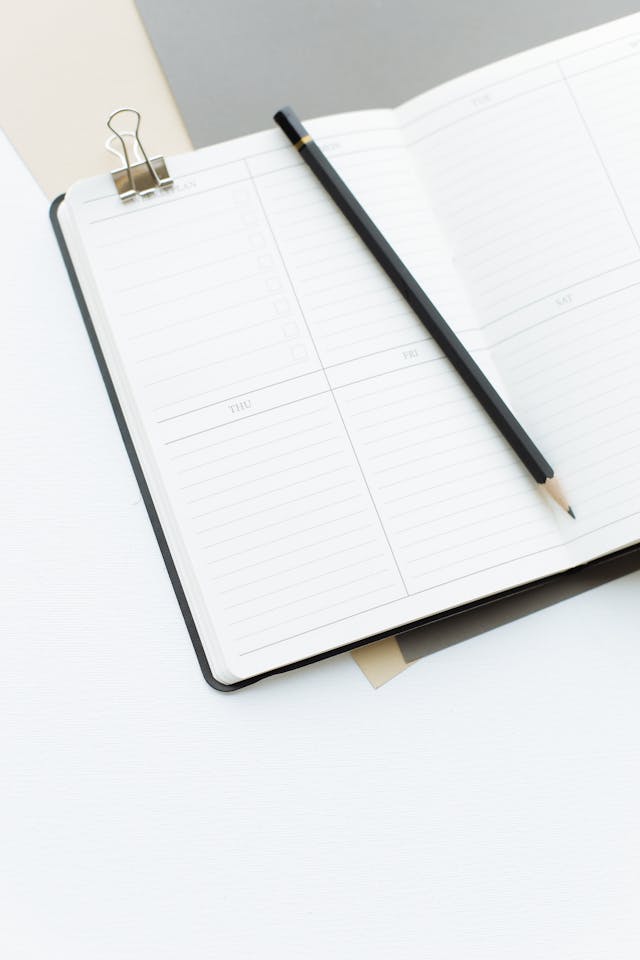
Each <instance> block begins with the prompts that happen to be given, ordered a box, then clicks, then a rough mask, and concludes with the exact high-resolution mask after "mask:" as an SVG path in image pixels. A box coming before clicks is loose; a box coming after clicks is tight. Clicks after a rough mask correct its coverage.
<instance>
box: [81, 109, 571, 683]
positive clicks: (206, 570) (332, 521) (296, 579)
mask: <svg viewBox="0 0 640 960" xmlns="http://www.w3.org/2000/svg"><path fill="white" fill-rule="evenodd" d="M310 128H311V130H312V132H313V133H314V134H315V135H316V136H318V137H319V138H320V142H321V143H322V145H323V147H324V148H325V149H326V150H327V151H328V152H331V153H332V156H333V159H334V162H335V163H336V166H338V167H339V169H340V170H341V172H342V174H343V175H344V176H345V178H346V179H347V180H348V182H349V183H350V184H351V186H352V188H353V189H354V191H355V192H356V193H357V195H358V196H359V197H360V199H361V200H362V201H363V202H364V203H365V205H366V206H367V208H368V209H369V210H370V211H371V213H372V215H373V216H374V218H375V219H376V220H377V222H378V223H379V225H380V226H381V227H382V229H383V230H384V231H385V233H386V234H387V235H388V236H389V237H390V238H391V240H392V242H393V243H394V245H395V246H396V248H397V249H398V251H399V252H400V254H401V256H403V257H404V258H405V259H406V261H407V262H408V263H409V264H410V265H411V268H412V269H413V270H414V272H415V273H416V274H417V275H418V276H420V275H421V272H422V275H423V276H425V277H426V276H430V277H431V278H432V280H433V281H434V283H435V284H436V285H435V286H434V285H433V284H432V286H431V292H432V295H433V296H434V299H436V301H437V302H438V303H439V304H440V306H441V308H442V309H443V310H446V311H447V313H448V314H449V315H450V316H454V317H455V323H456V325H457V329H458V331H459V332H460V334H461V336H463V337H465V339H466V340H467V343H468V344H469V347H470V349H472V350H474V351H476V352H477V356H478V360H479V362H481V363H483V364H485V365H488V366H489V367H490V366H491V359H490V357H489V356H488V354H487V352H486V351H482V349H479V346H480V343H479V339H478V331H477V329H476V327H475V326H474V323H475V321H474V315H473V312H472V310H471V308H470V306H469V303H468V301H467V300H466V298H465V296H464V294H463V293H462V292H461V290H460V286H459V284H457V281H456V277H455V271H453V269H452V266H451V262H450V257H449V254H448V251H447V249H446V247H445V246H444V245H443V243H442V240H441V237H440V234H439V231H438V229H437V224H436V222H435V219H434V217H433V215H432V213H431V212H430V211H429V210H428V209H427V208H426V205H425V202H424V197H423V195H422V191H421V188H420V185H419V183H418V181H417V179H416V177H415V173H414V171H413V168H412V165H411V162H410V160H409V158H408V156H407V153H406V150H405V149H404V146H403V143H402V138H401V136H400V135H399V134H398V131H397V130H396V129H395V126H394V122H393V115H392V114H389V113H387V112H384V111H383V112H374V113H369V112H368V113H366V114H359V115H347V116H343V117H338V118H336V117H333V118H325V120H323V121H318V122H316V123H315V124H310ZM171 169H172V173H173V175H174V176H175V179H176V186H175V188H174V189H173V190H172V191H171V192H169V193H166V194H163V195H159V196H156V197H153V198H151V199H148V200H137V201H134V202H133V204H132V205H130V206H123V205H122V203H121V202H120V200H119V199H118V198H117V197H114V195H113V189H112V187H111V185H110V183H109V181H108V179H106V178H100V179H98V180H96V181H89V182H87V183H85V184H80V185H78V186H76V187H75V188H74V189H73V191H72V192H71V196H70V200H69V211H68V216H70V217H72V218H73V221H74V222H73V225H72V226H73V229H71V227H70V228H69V231H68V233H69V235H71V234H72V233H73V232H75V233H76V234H77V235H78V236H79V237H81V239H82V243H81V244H78V245H76V251H75V252H76V256H77V259H78V261H82V254H83V252H84V258H85V263H84V266H83V267H82V264H81V272H83V274H84V279H85V285H86V286H87V287H88V288H89V287H91V286H93V287H94V288H95V296H94V302H93V303H92V314H94V315H96V316H97V322H98V326H99V328H100V329H99V333H100V338H101V342H102V343H103V345H104V348H105V350H106V352H107V354H108V358H109V365H110V368H111V369H112V370H113V371H114V375H116V376H117V388H118V394H119V396H121V397H123V398H124V401H125V405H126V408H127V413H128V416H129V419H130V420H131V421H132V426H133V432H134V440H135V443H136V447H137V449H138V450H139V451H140V453H141V457H142V459H143V465H144V467H145V473H146V475H147V476H148V477H149V480H150V486H151V489H152V494H153V496H154V501H155V502H156V504H157V505H158V509H159V512H160V516H161V520H162V522H163V527H164V528H165V529H166V530H167V533H168V539H169V543H170V546H171V549H172V554H173V556H174V558H175V559H176V561H177V565H178V569H179V570H180V572H181V574H183V576H182V580H183V584H184V586H185V590H186V592H187V596H188V599H189V602H190V606H191V608H192V610H193V611H194V614H195V616H196V621H197V623H198V626H199V628H200V632H201V634H202V636H203V640H204V641H205V645H206V644H208V647H207V650H208V654H209V655H210V657H211V659H212V662H214V663H217V664H219V663H220V660H221V657H222V655H223V656H224V660H225V661H226V663H227V664H228V666H229V670H228V673H229V677H228V679H233V678H234V677H243V676H250V675H252V674H255V673H257V672H260V671H261V670H266V669H269V668H271V667H273V666H276V665H280V664H284V663H287V662H290V661H293V660H297V659H300V658H302V657H304V656H309V655H312V654H313V653H316V652H318V651H321V650H326V649H332V648H334V647H336V646H338V645H340V644H341V643H347V642H351V641H353V640H354V639H358V638H360V637H363V638H364V637H367V636H370V635H371V634H374V633H377V632H382V631H383V630H386V629H391V628H393V627H396V626H397V625H399V624H402V623H405V622H408V621H411V620H414V619H417V618H419V617H421V616H425V615H427V614H429V613H432V612H435V611H437V610H439V609H444V608H448V607H450V606H452V605H455V604H459V603H462V602H465V601H466V600H470V599H473V598H474V597H477V596H482V595H485V594H489V593H493V592H495V591H496V590H499V589H503V588H505V587H507V586H510V585H512V584H514V583H518V582H521V581H524V580H529V579H532V578H534V577H536V576H541V575H543V574H544V573H546V572H548V570H549V564H550V563H551V564H555V565H556V568H558V567H560V566H563V565H564V566H566V565H567V558H566V555H565V553H564V550H563V548H562V547H561V546H560V545H559V541H558V535H557V528H556V526H555V521H554V519H553V514H552V512H551V511H549V509H548V506H547V505H546V503H545V502H544V500H543V499H542V498H541V497H539V496H538V492H537V490H536V488H535V485H534V484H532V483H531V481H530V480H529V478H528V477H527V476H526V475H525V474H524V473H523V471H521V470H519V469H514V467H513V457H512V454H511V452H510V451H509V450H508V449H507V448H506V446H505V444H504V442H503V441H502V438H501V437H499V436H498V435H497V434H496V432H495V431H494V430H493V428H492V427H491V426H490V425H489V424H488V422H487V420H486V417H485V416H484V414H482V412H481V411H479V409H478V408H477V404H476V403H475V401H474V400H473V398H471V396H470V395H469V394H468V392H467V390H466V388H464V387H463V386H462V385H461V384H460V383H459V382H458V380H457V377H456V375H455V374H454V373H453V371H452V370H450V369H449V366H448V364H447V363H446V362H445V361H444V359H443V358H442V356H441V355H440V354H439V352H438V351H437V350H436V348H435V347H434V345H433V343H432V341H431V340H430V339H429V338H428V337H427V336H426V334H425V331H424V329H423V328H422V326H421V325H420V324H419V323H418V321H417V320H416V318H415V317H414V316H413V314H412V313H411V312H410V311H409V309H408V308H406V307H405V306H404V304H403V303H402V302H399V301H398V297H397V294H396V291H395V288H394V287H393V286H392V285H391V284H390V282H389V281H388V280H387V278H386V276H385V275H384V274H383V273H382V271H381V270H380V269H379V268H378V266H377V264H376V263H375V262H374V261H372V259H371V257H370V256H369V255H368V254H367V253H366V251H365V250H364V248H363V246H362V244H361V242H360V240H359V239H358V238H357V236H356V235H355V234H354V233H353V232H352V230H351V228H350V227H349V226H348V224H346V223H345V222H344V220H343V218H342V216H341V215H340V214H339V213H338V212H337V211H336V209H335V208H334V207H333V204H332V203H331V202H330V201H329V200H328V198H327V197H326V196H325V194H324V192H323V191H322V190H321V188H320V187H319V185H318V184H317V182H316V181H315V179H314V178H313V177H312V176H311V174H310V172H309V171H308V170H307V169H306V167H305V166H304V164H303V163H302V161H301V160H300V158H299V157H298V155H297V154H296V153H295V152H294V151H292V150H291V148H290V146H289V145H288V144H287V143H286V142H285V141H284V137H283V136H282V135H281V134H280V132H279V131H273V132H269V133H266V134H260V135H256V136H254V137H248V138H244V139H243V140H240V141H234V142H232V143H230V144H224V145H220V146H218V147H215V148H209V149H208V150H204V151H198V152H196V153H194V154H190V155H189V156H188V157H183V158H176V159H175V160H174V161H172V164H171ZM89 275H91V283H89V281H88V279H87V278H88V276H89ZM101 305H102V306H101ZM101 315H102V321H100V316H101ZM105 318H108V322H107V320H105ZM365 319H366V320H367V324H365ZM490 373H491V375H492V376H495V377H496V378H499V375H498V372H497V370H496V369H495V368H492V369H491V370H490ZM462 464H463V465H464V470H463V471H461V469H460V467H461V465H462ZM489 467H490V468H491V469H492V470H497V472H498V475H499V476H500V478H501V482H500V485H499V486H498V487H496V485H495V484H494V483H492V482H490V481H488V479H487V472H488V468H489ZM480 476H482V478H483V480H482V483H480V482H479V479H478V478H479V477H480ZM425 495H426V496H425ZM516 515H517V522H516V519H515V518H516ZM523 544H526V545H528V546H533V547H536V548H540V549H541V550H542V551H543V552H542V553H536V552H535V551H528V550H527V549H526V548H524V547H523ZM219 672H220V674H221V675H223V678H227V677H226V675H225V674H223V671H222V670H219Z"/></svg>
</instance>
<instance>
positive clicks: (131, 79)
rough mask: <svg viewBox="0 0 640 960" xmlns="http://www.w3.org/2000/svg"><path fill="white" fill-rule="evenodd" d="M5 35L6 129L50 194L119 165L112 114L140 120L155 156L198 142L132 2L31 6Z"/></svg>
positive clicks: (0, 40)
mask: <svg viewBox="0 0 640 960" xmlns="http://www.w3.org/2000/svg"><path fill="white" fill-rule="evenodd" d="M10 20H11V27H10V29H9V26H8V24H7V25H6V26H7V29H5V30H3V31H0V123H1V124H2V126H3V127H4V129H5V131H6V133H7V134H8V136H9V138H10V139H11V141H12V142H13V144H14V146H15V147H16V149H17V150H18V152H19V153H20V154H21V156H22V158H23V160H24V161H25V162H26V163H27V165H28V166H29V167H30V169H31V172H32V173H33V174H34V176H35V178H36V179H37V180H38V182H39V183H40V185H41V186H42V188H43V189H44V191H45V193H46V194H47V195H48V196H49V197H54V196H56V195H57V194H59V193H63V192H64V191H65V190H66V189H67V187H68V186H69V185H70V184H71V183H73V182H74V181H75V180H79V179H81V178H82V177H88V176H91V175H93V174H95V173H102V172H104V171H106V170H110V169H111V168H112V167H114V166H116V165H117V161H116V160H115V158H114V157H112V156H111V154H109V153H107V151H106V150H105V149H104V142H105V140H106V138H107V133H108V131H107V128H106V119H107V117H108V115H109V113H110V112H111V111H112V110H115V109H117V108H118V107H122V106H134V107H136V108H137V109H139V110H140V111H141V113H142V117H143V123H142V127H141V130H140V133H141V138H142V141H143V143H144V145H145V148H146V149H147V151H148V152H149V153H150V154H157V153H167V154H171V153H181V152H183V151H185V150H189V149H191V142H190V140H189V135H188V134H187V131H186V128H185V126H184V123H183V122H182V118H181V116H180V113H179V112H178V108H177V107H176V104H175V101H174V99H173V96H172V94H171V92H170V90H169V87H168V85H167V82H166V80H165V77H164V74H163V73H162V70H161V68H160V65H159V63H158V61H157V59H156V56H155V53H154V51H153V48H152V46H151V43H150V41H149V39H148V37H147V35H146V33H145V30H144V27H143V26H142V22H141V21H140V18H139V16H138V13H137V10H136V8H135V5H134V3H133V0H109V3H106V2H105V0H96V2H93V3H86V2H83V0H65V2H64V4H60V3H47V2H46V0H26V2H25V3H20V4H13V5H12V7H11V16H10Z"/></svg>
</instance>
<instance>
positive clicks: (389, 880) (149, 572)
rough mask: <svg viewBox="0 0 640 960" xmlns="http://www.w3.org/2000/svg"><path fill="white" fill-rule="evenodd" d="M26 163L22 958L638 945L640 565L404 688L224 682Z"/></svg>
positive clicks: (15, 273)
mask: <svg viewBox="0 0 640 960" xmlns="http://www.w3.org/2000/svg"><path fill="white" fill-rule="evenodd" d="M3 149H4V150H5V151H6V150H7V149H8V148H6V146H5V147H4V148H3ZM10 182H11V184H12V189H11V190H10V191H8V190H4V191H3V193H2V199H1V202H2V207H3V209H2V211H1V213H2V216H1V217H0V223H2V224H4V225H5V227H6V226H7V225H8V224H10V223H11V217H12V215H13V213H16V214H17V216H19V217H20V218H22V219H23V220H26V221H27V222H28V223H29V225H30V227H29V230H28V231H25V233H24V237H23V238H22V239H20V238H19V237H18V235H17V234H16V233H15V232H13V233H12V234H11V235H10V236H9V237H8V238H5V246H4V248H3V250H2V254H3V258H2V262H3V264H4V265H5V267H6V268H7V270H6V274H7V275H6V276H5V278H4V280H3V285H4V287H3V293H2V296H3V302H4V301H5V299H6V291H7V289H8V290H9V291H10V295H11V296H12V297H13V305H12V306H11V307H10V308H9V309H8V310H6V311H5V316H4V317H3V326H4V333H5V342H4V345H3V351H2V354H1V355H0V357H1V359H0V363H1V367H2V369H1V371H0V393H1V394H2V396H1V400H2V410H3V411H4V415H3V420H2V432H3V440H2V446H1V448H0V449H1V451H2V452H1V456H2V476H1V483H2V497H1V500H0V503H1V522H0V533H1V535H2V544H3V549H2V554H1V565H2V569H1V570H0V597H1V602H0V636H1V637H2V664H1V668H0V719H1V727H0V729H1V730H2V747H1V748H0V762H1V765H2V771H3V791H2V795H1V799H0V814H1V816H0V822H1V824H2V834H3V837H2V870H1V871H0V884H1V890H0V954H1V955H2V956H3V957H6V958H7V960H14V958H15V960H42V958H47V960H58V958H59V960H87V958H91V960H115V958H117V960H165V958H166V960H176V958H185V960H200V958H202V960H204V958H207V960H209V958H211V957H228V956H229V957H234V958H247V960H257V958H260V960H263V958H274V960H275V958H278V960H280V958H289V957H296V958H298V957H300V958H305V960H306V958H318V960H325V958H327V957H329V956H330V957H333V958H345V960H347V958H348V960H352V958H354V957H359V956H362V957H367V958H378V957H379V958H385V960H386V958H388V957H398V958H402V960H409V958H414V957H415V958H425V957H428V958H434V960H436V958H437V960H449V958H455V960H458V958H460V960H467V958H471V957H472V958H474V960H477V958H491V960H496V958H497V960H501V958H505V960H506V958H509V960H512V958H514V957H517V958H518V960H528V958H531V960H534V958H536V960H538V958H544V960H553V958H558V960H568V958H573V957H576V958H580V960H595V958H602V960H611V958H613V957H615V958H616V960H627V958H628V960H632V958H633V960H635V958H637V956H638V950H639V948H640V928H639V925H638V921H637V915H636V914H637V900H638V893H639V888H640V883H639V880H638V869H637V867H638V855H639V853H640V833H639V832H638V827H637V810H638V806H639V801H640V771H639V768H638V764H637V751H638V747H637V741H638V724H639V720H640V702H639V699H638V695H637V678H638V671H639V668H640V645H638V642H637V623H638V613H639V610H640V607H639V601H638V590H637V588H638V586H640V575H637V574H635V575H633V576H632V577H630V578H627V580H626V581H618V582H615V583H612V584H610V585H608V586H606V587H604V588H602V589H600V590H599V591H597V592H594V593H592V594H588V595H584V596H581V597H578V598H576V599H575V600H573V601H570V602H569V603H566V604H564V605H562V606H561V607H559V608H554V609H549V610H546V611H544V612H542V613H540V614H538V615H536V616H535V617H531V618H529V619H527V620H524V621H521V622H519V623H517V624H514V625H512V626H511V627H510V628H509V629H502V630H498V631H494V632H493V633H492V634H489V635H486V636H484V637H482V638H480V639H479V640H477V641H471V642H469V643H466V644H463V645H461V646H459V647H454V648H451V649H449V650H447V651H445V652H443V653H441V654H438V655H436V656H434V657H432V658H430V659H429V660H427V661H423V662H421V663H419V664H417V665H416V666H414V667H412V669H411V670H408V671H406V672H405V673H404V674H403V675H402V676H400V677H398V678H397V679H396V680H394V681H393V682H392V683H391V684H389V685H388V686H386V687H384V688H382V689H381V690H379V691H377V692H374V691H373V690H371V688H370V687H369V686H368V684H367V683H366V681H365V680H364V678H363V677H362V676H361V675H360V673H359V671H358V668H357V667H356V665H355V664H354V663H353V661H352V660H351V658H349V657H341V658H339V659H335V660H332V661H328V662H325V663H324V664H320V665H316V666H315V667H313V668H309V669H305V670H301V671H298V672H296V673H295V674H291V675H288V676H284V677H280V678H274V679H272V680H270V681H267V682H264V683H262V684H259V685H257V686H255V687H252V688H249V689H247V690H245V691H241V692H240V693H238V694H233V695H223V694H219V693H216V692H214V691H212V690H211V689H209V688H208V687H207V686H206V685H205V683H204V681H203V680H202V678H201V676H200V672H199V669H198V667H197V664H196V660H195V656H194V654H193V652H192V649H191V645H190V643H189V640H188V638H187V634H186V630H185V628H184V625H183V623H182V621H181V617H180V614H179V611H178V608H177V605H176V602H175V600H174V598H173V595H172V591H171V588H170V585H169V582H168V578H167V576H166V573H165V571H164V569H163V564H162V561H161V558H160V556H159V552H158V551H157V548H156V546H155V542H154V539H153V535H152V532H151V529H150V526H149V523H148V521H147V519H146V515H145V512H144V509H143V507H142V504H141V502H140V499H139V494H138V492H137V489H136V486H135V483H134V480H133V477H132V474H131V471H130V469H129V466H128V462H127V460H126V456H125V453H124V450H123V449H122V445H121V442H120V438H119V435H118V433H117V429H116V426H115V422H114V421H113V417H112V414H111V410H110V408H109V405H108V402H107V399H106V395H105V393H104V390H103V387H102V384H101V381H100V379H99V375H98V372H97V369H96V366H95V362H94V360H93V357H92V355H91V352H90V348H89V344H88V341H87V338H86V335H85V334H84V331H83V329H82V326H81V323H80V320H79V316H78V313H77V310H76V308H75V305H74V304H73V302H72V298H71V294H70V291H69V290H68V289H67V284H66V277H65V275H64V273H63V271H62V270H61V269H60V266H59V264H58V262H57V260H56V259H55V257H52V251H53V250H54V247H53V243H54V242H53V238H52V236H51V235H50V234H49V232H48V230H47V225H46V220H45V218H46V203H45V201H44V198H43V197H42V196H41V195H39V194H38V191H37V189H36V188H35V187H34V186H33V184H32V183H30V182H29V180H28V178H27V176H26V174H25V172H24V171H23V170H21V169H20V168H19V166H18V165H16V164H13V166H12V172H11V175H10ZM16 208H17V209H16ZM12 211H13V212H12ZM30 258H31V259H30ZM24 263H27V264H29V263H33V264H36V265H37V267H35V266H30V267H29V268H28V269H27V270H26V271H23V270H21V269H20V264H24ZM41 265H43V266H41ZM634 588H635V589H634Z"/></svg>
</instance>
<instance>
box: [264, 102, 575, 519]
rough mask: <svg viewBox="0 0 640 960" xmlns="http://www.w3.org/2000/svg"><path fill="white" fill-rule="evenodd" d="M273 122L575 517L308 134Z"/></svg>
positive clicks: (544, 465)
mask: <svg viewBox="0 0 640 960" xmlns="http://www.w3.org/2000/svg"><path fill="white" fill-rule="evenodd" d="M273 119H274V120H275V122H276V123H277V124H278V126H279V127H281V129H282V130H283V131H284V133H285V134H286V135H287V137H288V138H289V140H290V141H291V143H292V144H293V146H294V147H295V148H296V150H297V151H298V152H299V154H300V156H301V157H302V158H303V160H304V161H305V163H306V164H307V166H308V167H310V169H311V170H312V171H313V173H314V174H315V176H316V177H317V178H318V180H319V181H320V183H321V184H322V186H323V187H324V188H325V190H326V191H327V193H328V194H329V196H330V197H331V199H332V200H333V201H334V202H335V203H336V205H337V206H338V207H339V208H340V210H341V211H342V213H343V214H344V215H345V217H346V218H347V220H348V221H349V223H350V224H351V226H352V227H353V228H354V230H355V231H356V232H357V233H358V235H359V236H360V238H361V239H362V240H363V241H364V243H365V244H366V246H367V247H368V248H369V250H370V252H371V253H372V254H373V256H374V257H375V258H376V260H377V261H378V263H379V264H380V266H381V267H382V269H383V270H384V271H385V273H386V274H387V276H388V277H389V279H390V280H391V281H392V282H393V283H394V284H395V286H396V288H397V289H398V291H399V293H401V294H402V296H403V297H404V299H405V300H406V301H407V303H408V304H409V306H410V307H411V309H412V310H413V311H414V313H415V314H416V316H417V317H418V319H419V320H421V321H422V323H423V324H424V326H425V327H426V328H427V330H428V331H429V333H430V334H431V336H432V337H433V339H434V340H435V342H436V343H437V344H438V346H439V347H440V349H441V350H442V352H443V353H444V355H445V356H446V357H447V359H448V360H449V361H450V362H451V363H452V364H453V366H454V367H455V369H456V370H457V371H458V373H459V374H460V376H461V377H462V379H463V380H464V382H465V383H466V385H467V386H468V387H469V389H470V390H471V392H472V393H473V394H474V396H475V397H476V399H477V400H478V401H479V402H480V403H481V404H482V406H483V407H484V409H485V411H486V413H487V414H488V415H489V416H490V417H491V419H492V420H493V422H494V424H495V425H496V427H497V428H498V430H499V431H500V432H501V433H502V435H503V437H504V438H505V439H506V440H507V442H508V443H509V444H510V445H511V447H512V449H513V451H514V453H516V454H517V456H518V457H519V458H520V460H521V461H522V463H523V464H524V466H525V467H526V468H527V470H528V471H529V473H530V474H531V476H532V477H533V479H534V480H535V481H536V482H537V483H539V484H541V485H542V486H543V487H544V489H545V490H546V491H547V493H549V494H550V496H551V497H552V498H553V499H554V500H555V501H556V503H558V504H559V505H560V506H561V507H562V509H563V510H565V511H566V512H567V513H568V514H570V515H571V516H572V517H574V516H575V514H574V512H573V510H572V509H571V507H570V506H569V502H568V500H567V498H566V497H565V495H564V493H563V492H562V488H561V486H560V484H559V482H558V480H557V478H556V477H555V476H554V472H553V468H552V467H551V465H550V464H549V463H548V462H547V461H546V460H545V458H544V457H543V456H542V454H541V453H540V451H539V450H538V448H537V447H536V445H535V444H534V442H533V440H532V439H531V437H530V436H529V435H528V434H527V433H526V431H525V430H524V429H523V427H522V426H521V424H520V423H519V422H518V421H517V420H516V418H515V417H514V415H513V414H512V412H511V410H509V408H508V406H507V405H506V403H505V402H504V400H503V399H502V397H500V395H499V394H498V393H497V391H496V390H495V389H494V387H493V386H492V385H491V383H490V382H489V380H488V379H487V378H486V377H485V375H484V373H483V372H482V370H481V369H480V367H479V366H478V364H477V363H476V362H475V360H474V359H473V357H472V356H471V355H470V353H469V352H468V350H466V349H465V347H464V346H463V345H462V343H461V342H460V340H459V339H458V337H457V336H456V335H455V333H454V332H453V330H452V329H451V327H450V326H449V324H448V323H447V322H446V321H445V319H444V317H443V316H442V315H441V314H440V312H439V311H438V310H437V308H436V307H435V306H434V304H433V303H432V302H431V300H429V298H428V296H427V295H426V293H425V292H424V290H423V289H422V287H421V286H420V284H419V283H418V281H417V280H416V279H415V277H414V276H413V275H412V274H411V273H410V272H409V270H408V269H407V268H406V266H405V265H404V263H403V262H402V260H401V259H400V257H399V256H398V255H397V253H396V252H395V251H394V249H393V247H391V245H390V244H389V243H388V242H387V241H386V240H385V238H384V237H383V235H382V234H381V233H380V231H379V230H378V228H377V227H376V225H375V223H374V222H373V220H371V218H370V217H369V216H368V214H367V213H366V211H365V210H364V209H363V208H362V206H361V205H360V204H359V203H358V201H357V200H356V198H355V197H354V195H353V194H352V193H351V191H350V190H349V188H348V187H347V185H346V184H345V183H344V181H343V180H342V179H341V178H340V176H339V175H338V173H337V172H336V171H335V170H334V168H333V167H332V166H331V164H330V163H329V161H328V160H327V158H326V157H325V155H324V154H323V152H322V150H321V149H320V148H319V146H318V145H317V143H316V142H315V141H314V140H313V138H312V137H311V136H310V135H309V133H307V131H306V130H305V128H304V126H303V125H302V123H301V122H300V120H299V119H298V117H297V116H296V114H295V112H294V111H293V110H292V109H291V107H284V108H283V109H282V110H278V112H277V113H276V114H275V116H274V118H273Z"/></svg>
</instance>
